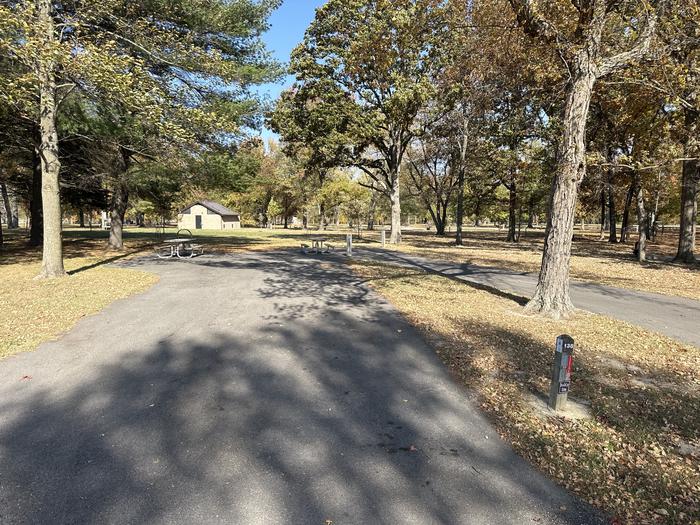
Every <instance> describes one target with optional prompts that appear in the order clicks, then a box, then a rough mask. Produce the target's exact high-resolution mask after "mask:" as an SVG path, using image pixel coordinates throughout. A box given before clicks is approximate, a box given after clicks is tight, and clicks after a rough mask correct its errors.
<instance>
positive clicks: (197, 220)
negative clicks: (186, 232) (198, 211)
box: [194, 215, 202, 230]
mask: <svg viewBox="0 0 700 525" xmlns="http://www.w3.org/2000/svg"><path fill="white" fill-rule="evenodd" d="M194 227H195V228H196V229H198V230H201V229H202V216H201V215H195V216H194Z"/></svg>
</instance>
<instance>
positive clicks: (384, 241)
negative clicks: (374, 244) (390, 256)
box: [382, 228, 386, 248]
mask: <svg viewBox="0 0 700 525" xmlns="http://www.w3.org/2000/svg"><path fill="white" fill-rule="evenodd" d="M384 246H386V230H385V229H384V228H382V248H384Z"/></svg>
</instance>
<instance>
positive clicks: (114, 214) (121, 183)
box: [109, 176, 129, 250]
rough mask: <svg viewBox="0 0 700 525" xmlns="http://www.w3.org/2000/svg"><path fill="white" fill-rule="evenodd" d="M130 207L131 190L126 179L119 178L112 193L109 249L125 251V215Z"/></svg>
mask: <svg viewBox="0 0 700 525" xmlns="http://www.w3.org/2000/svg"><path fill="white" fill-rule="evenodd" d="M128 205H129V189H128V186H127V183H126V180H125V178H124V177H123V176H122V177H120V178H119V180H118V181H117V183H116V184H115V187H114V189H113V191H112V200H111V203H110V207H109V218H110V221H111V224H110V227H109V247H110V248H112V249H113V250H123V249H124V215H126V209H127V207H128Z"/></svg>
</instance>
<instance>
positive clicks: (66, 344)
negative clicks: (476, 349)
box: [0, 253, 599, 525]
mask: <svg viewBox="0 0 700 525" xmlns="http://www.w3.org/2000/svg"><path fill="white" fill-rule="evenodd" d="M131 265H132V266H138V267H142V268H145V269H148V270H153V271H155V272H157V273H159V274H160V275H161V281H160V283H159V284H157V285H156V286H155V287H154V288H152V289H151V290H150V291H148V292H147V293H145V294H143V295H140V296H137V297H133V298H130V299H128V300H125V301H120V302H118V303H115V304H113V305H112V306H110V307H109V308H107V309H106V310H104V311H103V312H102V313H100V314H99V315H97V316H94V317H90V318H87V319H84V320H82V321H81V322H80V323H79V324H78V325H77V327H76V328H75V329H73V330H72V331H71V332H70V333H69V334H67V335H66V336H64V337H63V338H62V339H61V340H59V341H57V342H52V343H48V344H44V345H43V346H42V347H40V349H39V350H38V351H36V352H33V353H28V354H23V355H19V356H16V357H13V358H8V359H6V360H3V361H1V362H0V523H2V524H14V523H27V524H30V523H31V524H44V523H46V524H49V523H50V524H69V523H70V524H75V523H81V524H92V523H94V524H97V523H99V524H108V523H149V524H152V523H156V524H157V523H163V524H165V523H167V524H177V523H181V524H192V523H228V524H231V523H235V524H258V523H259V524H263V523H264V524H303V525H305V524H317V525H323V524H325V523H326V520H332V523H333V524H335V525H341V524H363V525H366V524H391V525H396V524H421V525H425V524H433V523H436V524H437V523H441V524H450V525H453V524H460V523H465V524H467V523H468V524H494V523H498V524H518V525H521V524H526V523H544V524H547V523H549V524H552V523H562V524H589V523H598V522H599V518H597V517H596V516H595V515H594V514H593V512H592V511H591V510H590V508H588V507H587V506H586V505H584V504H582V503H580V502H579V501H578V500H576V499H575V498H573V497H572V496H570V495H569V494H568V493H566V492H565V491H564V490H562V489H560V488H558V487H556V486H554V485H553V484H552V483H551V482H550V481H548V480H547V479H545V478H544V477H543V476H541V475H539V474H538V473H536V472H535V471H534V470H533V469H532V468H530V467H529V466H528V465H527V464H526V463H525V461H523V460H521V459H520V458H519V457H517V456H516V455H515V454H514V453H513V452H512V451H511V449H510V448H509V447H507V446H506V445H505V444H504V443H503V442H502V441H500V439H499V438H498V436H497V434H496V433H495V432H494V430H493V428H492V427H491V426H490V425H489V423H488V422H487V421H485V420H484V418H483V417H482V416H481V415H480V414H479V412H478V410H477V409H476V408H475V405H474V402H473V401H472V400H470V397H469V395H468V394H467V392H465V391H464V390H463V389H462V388H460V387H459V386H458V385H456V384H455V383H454V382H453V381H452V380H451V378H450V376H449V375H448V373H447V372H446V371H445V369H444V368H443V367H442V365H441V364H440V363H439V361H438V360H437V359H436V357H435V356H434V354H433V352H432V351H431V350H430V349H429V348H428V347H427V346H426V345H425V344H424V343H423V342H422V340H421V338H420V337H419V336H418V334H417V333H416V332H415V331H414V330H413V329H412V328H411V327H410V326H409V325H408V324H407V323H406V322H405V321H404V320H403V319H402V318H401V317H400V316H399V315H398V314H397V313H396V312H395V311H394V310H393V309H392V308H391V307H390V306H389V305H388V304H387V303H386V302H384V301H383V300H382V299H381V298H379V297H377V296H376V295H374V294H373V293H371V292H370V291H368V289H367V288H366V287H364V285H362V284H361V283H360V282H358V281H357V280H356V279H355V278H354V277H353V276H352V275H351V274H350V273H349V272H348V271H347V267H345V266H344V265H343V263H342V261H341V259H340V258H337V259H333V258H319V257H317V256H310V255H309V256H301V255H298V254H292V253H274V254H273V253H270V254H248V255H236V256H231V257H223V256H221V257H203V258H200V259H196V260H194V261H179V260H178V261H152V260H149V261H146V260H143V261H140V262H139V261H137V262H134V263H131ZM28 376H29V377H28Z"/></svg>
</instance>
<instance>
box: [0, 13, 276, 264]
mask: <svg viewBox="0 0 700 525" xmlns="http://www.w3.org/2000/svg"><path fill="white" fill-rule="evenodd" d="M277 4H278V2H277V1H275V0H263V1H260V2H255V1H253V0H234V1H224V0H212V1H208V2H189V1H185V0H175V1H172V0H168V1H165V0H153V1H149V2H131V1H126V0H94V1H91V2H61V3H57V2H52V1H51V0H36V1H29V0H13V1H9V2H6V3H4V4H3V5H2V6H0V54H3V55H5V56H7V57H10V60H12V61H14V62H16V63H19V64H21V65H22V66H23V68H24V72H25V74H24V75H23V76H21V77H20V78H18V81H17V82H16V83H15V86H14V87H13V89H12V90H9V91H6V92H5V93H7V94H8V95H9V97H11V98H12V100H13V101H14V100H15V99H16V98H18V95H17V93H19V94H20V95H19V98H21V99H22V100H26V101H28V102H29V103H30V104H31V105H32V106H33V108H31V109H29V110H28V112H30V113H32V114H33V115H34V118H35V120H36V122H37V124H38V127H39V130H40V139H41V140H40V141H39V153H40V158H41V159H42V179H43V182H42V197H43V212H44V253H43V264H42V271H41V276H43V277H60V276H63V275H65V271H64V269H63V261H62V243H61V206H60V197H59V173H60V169H61V163H60V157H59V136H58V128H57V118H58V114H59V110H60V106H61V104H62V102H63V101H65V100H66V98H67V97H68V95H69V94H71V93H72V92H74V91H80V92H81V93H83V94H84V96H86V97H88V98H94V99H99V100H100V101H101V102H103V103H105V105H107V106H110V107H116V108H118V109H117V113H118V114H120V115H124V116H126V118H129V119H130V118H136V119H138V120H142V121H146V120H147V121H149V122H151V123H152V124H153V125H155V126H157V127H158V128H159V130H160V135H161V136H162V137H168V138H169V139H170V140H174V141H181V142H187V143H190V144H196V143H198V142H199V141H200V140H201V139H202V138H203V137H204V138H212V137H215V136H217V135H220V134H221V133H222V132H230V133H235V132H237V131H238V129H239V126H240V125H241V123H242V122H244V121H245V115H248V114H250V113H251V109H252V107H251V100H250V97H248V96H247V94H246V91H245V87H246V86H247V85H250V84H251V83H256V82H262V81H265V80H269V79H270V78H271V77H274V76H275V74H276V73H277V71H276V70H275V67H274V65H273V64H271V62H270V61H269V59H268V58H267V56H266V55H265V53H264V52H262V51H261V44H260V39H259V37H260V33H261V31H262V30H264V29H265V28H266V20H267V16H268V15H269V13H270V11H271V9H273V8H274V7H276V5H277ZM25 94H27V95H26V96H25ZM36 100H38V103H36V102H35V101H36ZM36 108H38V111H36ZM132 153H133V152H131V151H129V149H127V148H123V147H122V145H120V146H119V148H118V154H119V155H120V156H121V158H122V160H123V162H122V164H123V166H124V167H125V168H126V169H127V170H128V167H129V163H130V162H131V161H132V160H133V155H132ZM119 155H117V153H115V158H118V157H119ZM125 171H126V170H125ZM117 186H118V187H117V191H116V192H115V194H116V201H118V202H117V203H116V205H117V207H120V206H121V205H122V204H123V201H124V198H123V197H124V191H125V184H124V182H123V181H120V182H119V183H118V185H117ZM113 216H114V214H113Z"/></svg>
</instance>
